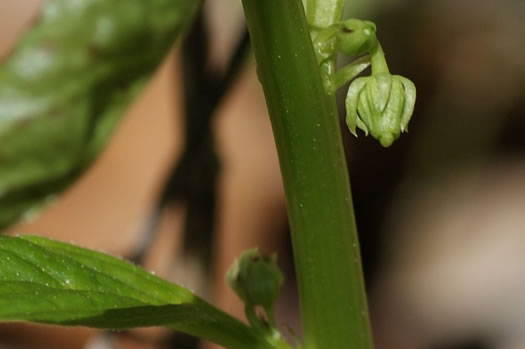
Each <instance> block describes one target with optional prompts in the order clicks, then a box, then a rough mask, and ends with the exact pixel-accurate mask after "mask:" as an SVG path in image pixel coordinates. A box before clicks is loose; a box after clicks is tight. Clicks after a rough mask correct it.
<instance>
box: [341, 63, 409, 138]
mask: <svg viewBox="0 0 525 349" xmlns="http://www.w3.org/2000/svg"><path fill="white" fill-rule="evenodd" d="M415 102H416V88H415V86H414V83H412V81H410V80H409V79H407V78H405V77H402V76H400V75H391V74H390V73H388V72H381V73H377V74H372V75H371V76H367V77H361V78H357V79H355V80H354V81H352V83H351V84H350V87H349V89H348V93H347V95H346V101H345V105H346V124H347V125H348V128H349V130H350V132H351V133H352V134H353V135H354V136H357V133H356V127H358V128H360V129H361V130H363V131H364V132H365V134H367V135H368V133H370V134H371V135H372V136H373V137H374V138H375V139H377V140H378V141H379V142H380V143H381V145H382V146H383V147H389V146H390V145H392V143H393V142H394V141H395V140H396V139H397V138H398V137H399V135H400V134H401V132H406V131H407V127H408V122H409V121H410V118H411V117H412V112H413V111H414V104H415Z"/></svg>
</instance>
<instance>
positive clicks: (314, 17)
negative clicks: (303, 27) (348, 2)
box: [306, 0, 344, 28]
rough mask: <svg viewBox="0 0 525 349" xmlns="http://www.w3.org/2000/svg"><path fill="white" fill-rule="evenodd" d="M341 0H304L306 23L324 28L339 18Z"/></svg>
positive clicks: (341, 5)
mask: <svg viewBox="0 0 525 349" xmlns="http://www.w3.org/2000/svg"><path fill="white" fill-rule="evenodd" d="M343 4H344V1H343V0H306V9H307V11H306V13H307V19H308V23H309V24H310V25H312V26H315V27H319V28H326V27H328V26H330V25H332V24H334V23H335V22H336V21H338V20H339V19H340V18H341V14H342V12H343Z"/></svg>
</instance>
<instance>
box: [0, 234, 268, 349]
mask: <svg viewBox="0 0 525 349" xmlns="http://www.w3.org/2000/svg"><path fill="white" fill-rule="evenodd" d="M0 321H32V322H40V323H47V324H58V325H81V326H89V327H95V328H109V329H124V328H133V327H143V326H166V327H169V328H172V329H175V330H179V331H182V332H185V333H188V334H191V335H195V336H199V337H203V338H205V339H208V340H210V341H213V342H215V343H218V344H220V345H224V346H225V347H227V348H231V349H245V348H254V349H255V348H259V349H263V348H274V345H273V344H272V342H271V339H266V338H263V337H262V336H261V335H259V334H257V333H256V332H254V331H253V330H252V329H251V328H249V327H248V326H246V325H245V324H243V323H241V322H239V321H238V320H236V319H234V318H232V317H231V316H229V315H227V314H225V313H223V312H222V311H220V310H218V309H217V308H215V307H213V306H212V305H210V304H209V303H207V302H205V301H204V300H202V299H201V298H199V297H197V296H195V295H194V294H192V293H191V292H189V291H188V290H186V289H184V288H182V287H180V286H177V285H174V284H171V283H169V282H167V281H165V280H162V279H160V278H158V277H156V276H154V275H152V274H150V273H148V272H146V271H145V270H143V269H141V268H139V267H137V266H135V265H133V264H131V263H129V262H126V261H124V260H120V259H117V258H114V257H111V256H108V255H105V254H102V253H99V252H95V251H91V250H87V249H84V248H80V247H76V246H73V245H69V244H65V243H62V242H58V241H54V240H49V239H45V238H42V237H37V236H27V235H25V236H19V237H8V236H1V237H0Z"/></svg>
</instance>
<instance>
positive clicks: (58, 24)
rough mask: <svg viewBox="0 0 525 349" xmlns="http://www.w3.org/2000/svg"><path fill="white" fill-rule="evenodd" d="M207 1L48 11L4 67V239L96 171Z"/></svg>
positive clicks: (100, 0) (0, 106)
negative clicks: (127, 114) (123, 120)
mask: <svg viewBox="0 0 525 349" xmlns="http://www.w3.org/2000/svg"><path fill="white" fill-rule="evenodd" d="M199 3H200V2H199V1H195V0H149V1H144V0H78V1H70V0H47V1H46V2H45V3H44V5H43V7H42V10H41V14H40V15H39V17H38V18H37V20H36V22H35V24H34V26H33V27H32V28H31V30H29V31H28V32H27V33H25V35H24V36H23V37H22V39H21V41H20V42H19V43H18V45H17V46H16V48H15V49H14V51H13V52H12V53H11V54H10V55H9V57H8V58H7V59H6V60H5V61H4V62H3V63H2V65H1V66H0V231H1V230H2V229H3V228H5V227H6V226H7V225H9V224H10V223H12V222H14V221H15V220H17V219H19V218H20V217H21V215H22V214H24V213H25V212H28V210H30V209H35V208H37V207H38V206H40V205H42V204H43V203H45V202H46V200H47V199H49V198H51V194H53V193H57V192H59V191H60V190H62V189H64V188H65V187H66V186H68V185H69V184H70V183H71V182H72V181H73V180H74V179H75V178H76V177H77V176H78V175H79V174H80V173H81V171H82V170H83V169H85V168H86V166H88V165H89V164H90V163H91V161H92V160H93V159H94V157H95V156H96V155H97V154H98V153H99V152H100V150H101V149H102V147H103V146H104V145H105V143H106V141H107V139H108V138H109V136H110V135H111V132H112V131H113V129H114V128H115V126H116V124H117V122H118V120H119V119H120V116H121V115H122V113H123V111H124V109H125V108H126V107H127V105H128V104H129V103H130V102H131V101H132V100H133V98H134V97H135V96H136V95H137V93H138V92H139V91H140V90H141V88H142V86H143V85H144V82H145V80H146V79H147V78H148V77H150V76H151V74H152V72H153V71H154V69H155V67H157V65H158V64H159V62H160V61H161V59H162V58H163V57H164V55H165V54H166V52H167V50H168V49H169V48H170V47H171V45H172V44H173V40H174V38H175V37H176V36H177V35H178V34H179V33H180V32H181V31H182V30H183V29H184V27H185V26H186V24H187V23H188V22H189V21H190V20H191V18H192V17H193V13H194V12H195V10H196V9H197V8H198V5H199Z"/></svg>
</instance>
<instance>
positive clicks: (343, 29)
mask: <svg viewBox="0 0 525 349" xmlns="http://www.w3.org/2000/svg"><path fill="white" fill-rule="evenodd" d="M338 26H340V29H339V31H338V32H337V33H336V34H335V44H336V48H337V50H339V51H340V52H342V53H343V54H345V55H347V56H355V55H360V54H363V53H367V52H369V51H370V50H372V49H373V48H374V47H375V46H376V45H377V39H376V25H375V24H374V23H372V22H370V21H361V20H358V19H348V20H346V21H344V22H342V23H341V24H338Z"/></svg>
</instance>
